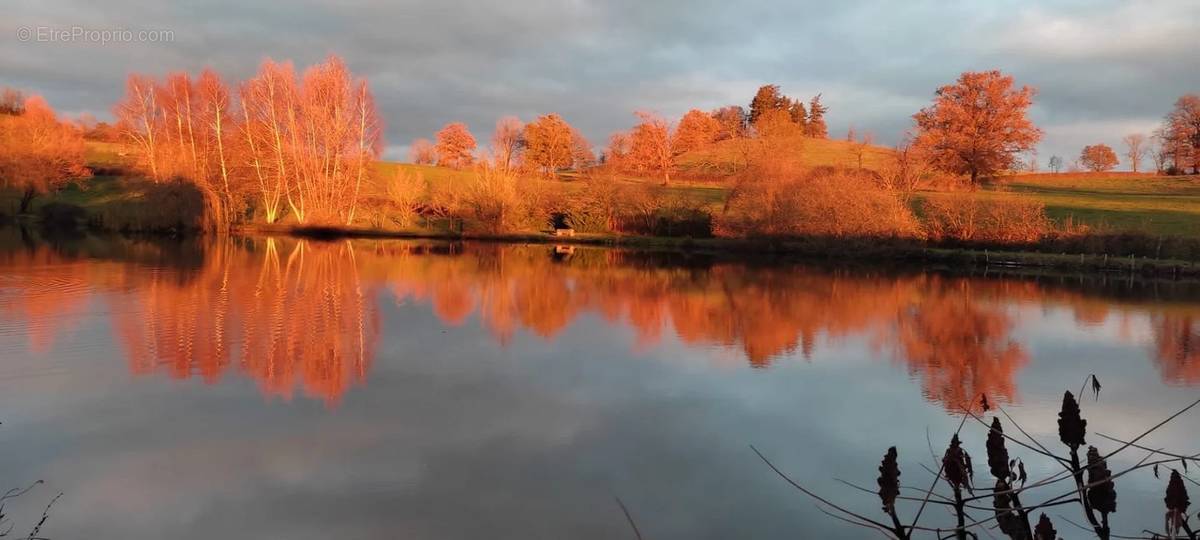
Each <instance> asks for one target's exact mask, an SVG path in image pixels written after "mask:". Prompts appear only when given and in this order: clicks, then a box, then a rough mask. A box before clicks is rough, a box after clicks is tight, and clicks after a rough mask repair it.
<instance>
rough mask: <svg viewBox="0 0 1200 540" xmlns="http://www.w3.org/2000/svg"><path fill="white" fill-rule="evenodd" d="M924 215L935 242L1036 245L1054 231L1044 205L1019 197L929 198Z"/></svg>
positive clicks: (948, 195) (960, 196)
mask: <svg viewBox="0 0 1200 540" xmlns="http://www.w3.org/2000/svg"><path fill="white" fill-rule="evenodd" d="M923 213H924V217H925V228H926V232H927V233H928V236H929V238H930V239H931V240H935V241H945V240H953V241H959V242H985V243H999V244H1018V243H1033V242H1037V241H1039V240H1041V238H1042V237H1043V236H1045V235H1046V234H1048V233H1050V232H1052V230H1053V225H1052V224H1051V222H1050V219H1049V218H1047V217H1046V211H1045V205H1043V204H1042V203H1040V202H1038V201H1035V200H1031V199H1025V198H1020V197H999V198H982V197H978V196H975V195H973V194H970V193H953V194H945V195H943V196H940V197H934V198H930V199H926V200H925V201H924V205H923Z"/></svg>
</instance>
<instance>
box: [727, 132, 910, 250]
mask: <svg viewBox="0 0 1200 540" xmlns="http://www.w3.org/2000/svg"><path fill="white" fill-rule="evenodd" d="M769 114H770V113H769V112H768V113H767V114H764V115H763V117H764V118H765V117H767V116H768V115H769ZM919 229H920V228H919V225H918V223H917V220H916V217H915V216H913V215H912V212H911V211H910V210H909V209H908V208H907V206H905V204H904V202H903V200H902V199H901V198H900V197H899V196H897V194H896V193H895V192H891V191H884V190H881V189H878V188H877V187H876V186H875V185H874V183H873V182H871V181H870V180H868V179H867V178H866V177H864V176H862V175H858V174H853V173H849V172H835V173H824V174H823V173H814V174H810V175H808V176H806V177H803V178H800V179H797V180H785V181H764V180H746V181H743V182H741V183H739V184H738V185H737V186H736V187H735V188H734V190H733V192H732V193H731V194H730V195H729V201H728V202H727V203H726V205H725V211H724V212H723V213H722V214H721V215H720V216H718V219H717V222H716V225H715V232H716V234H717V235H719V236H732V237H755V236H783V237H797V236H816V237H833V238H846V237H881V238H883V237H897V236H900V237H913V236H917V235H918V234H919Z"/></svg>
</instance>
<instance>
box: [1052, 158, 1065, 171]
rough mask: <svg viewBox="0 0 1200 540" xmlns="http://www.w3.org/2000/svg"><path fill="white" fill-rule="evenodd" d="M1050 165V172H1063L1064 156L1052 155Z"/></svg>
mask: <svg viewBox="0 0 1200 540" xmlns="http://www.w3.org/2000/svg"><path fill="white" fill-rule="evenodd" d="M1049 167H1050V172H1052V173H1054V174H1058V173H1059V172H1061V171H1062V168H1063V158H1062V156H1050V162H1049Z"/></svg>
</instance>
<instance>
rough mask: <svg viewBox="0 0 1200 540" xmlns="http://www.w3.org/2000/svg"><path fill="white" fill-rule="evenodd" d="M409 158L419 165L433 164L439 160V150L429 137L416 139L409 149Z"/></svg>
mask: <svg viewBox="0 0 1200 540" xmlns="http://www.w3.org/2000/svg"><path fill="white" fill-rule="evenodd" d="M408 160H409V161H411V162H413V163H416V164H417V165H433V164H434V163H436V162H437V150H436V149H435V148H434V146H433V143H431V142H429V139H416V140H414V141H413V142H412V146H410V147H409V149H408Z"/></svg>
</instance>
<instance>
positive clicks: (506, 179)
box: [461, 163, 563, 233]
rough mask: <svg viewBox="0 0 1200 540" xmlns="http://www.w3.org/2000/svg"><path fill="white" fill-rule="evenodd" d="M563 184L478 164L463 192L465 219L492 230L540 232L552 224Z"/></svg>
mask: <svg viewBox="0 0 1200 540" xmlns="http://www.w3.org/2000/svg"><path fill="white" fill-rule="evenodd" d="M560 192H561V186H560V185H559V184H558V183H556V182H552V181H543V180H536V179H525V178H519V177H518V176H517V175H516V174H515V173H514V172H512V171H509V170H506V169H503V168H500V167H495V166H492V165H489V164H487V163H481V164H479V165H478V166H477V167H476V169H475V175H474V178H472V180H471V183H470V184H469V185H468V186H467V189H466V190H465V191H464V193H463V194H462V199H461V213H462V217H463V218H464V219H468V220H470V221H471V222H472V225H473V226H475V227H478V228H480V229H481V230H483V231H486V232H491V233H499V232H511V231H537V230H543V229H546V228H547V227H549V225H550V223H551V215H552V214H554V213H555V212H556V211H557V210H559V209H558V208H556V206H555V204H556V202H555V201H561V200H562V199H563V197H562V196H561V193H560Z"/></svg>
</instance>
